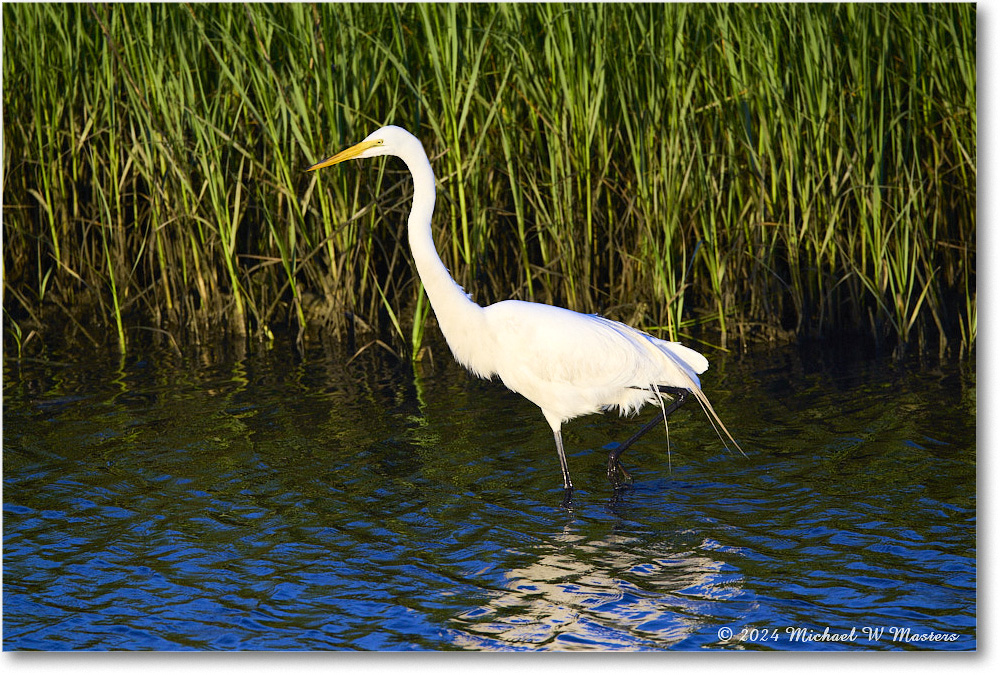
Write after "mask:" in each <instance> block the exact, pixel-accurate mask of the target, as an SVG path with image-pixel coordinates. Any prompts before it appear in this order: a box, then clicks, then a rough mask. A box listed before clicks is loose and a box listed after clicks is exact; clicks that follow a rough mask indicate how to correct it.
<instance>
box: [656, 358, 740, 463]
mask: <svg viewBox="0 0 1000 675" xmlns="http://www.w3.org/2000/svg"><path fill="white" fill-rule="evenodd" d="M663 352H664V353H665V354H666V355H667V357H668V358H670V359H671V360H672V361H673V362H674V363H675V364H676V365H677V366H678V370H679V371H680V374H681V377H682V378H684V379H685V380H687V387H686V388H687V389H690V390H691V393H692V394H694V397H695V398H696V399H697V400H698V403H699V404H700V405H701V409H702V410H704V411H705V416H706V417H708V421H709V422H711V424H712V428H713V429H715V433H716V434H717V435H718V437H719V440H720V441H722V444H723V445H725V446H726V448H727V449H728V448H729V445H728V444H727V443H726V439H725V438H723V437H722V432H724V433H725V434H726V438H728V439H729V440H730V441H732V443H733V445H735V446H736V449H737V450H739V451H740V454H741V455H743V456H744V457H746V456H747V453H745V452H743V448H741V447H740V444H739V443H737V442H736V439H735V438H733V435H732V434H731V433H729V429H727V428H726V425H725V424H723V423H722V419H720V418H719V415H718V413H716V412H715V408H713V407H712V403H711V402H710V401H709V400H708V397H707V396H705V392H703V391H702V390H701V386H700V385H699V383H698V381H697V380H696V379H695V378H694V377H692V376H691V375H690V373H688V370H687V368H685V367H684V365H685V364H683V363H682V362H680V363H679V361H680V359H678V358H677V357H676V356H675V355H674V354H671V353H670V352H669V351H667V350H663ZM661 405H662V404H661ZM720 428H721V429H722V432H720V431H719V429H720Z"/></svg>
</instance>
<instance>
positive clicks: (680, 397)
mask: <svg viewBox="0 0 1000 675" xmlns="http://www.w3.org/2000/svg"><path fill="white" fill-rule="evenodd" d="M658 389H659V391H661V392H663V393H670V394H674V395H676V396H677V398H676V399H674V400H673V401H671V402H670V405H667V406H664V408H663V410H662V411H661V412H659V413H657V414H656V417H654V418H653V419H651V420H649V422H647V423H646V425H645V426H643V427H642V429H639V431H637V432H635V433H634V434H632V437H631V438H629V439H628V440H627V441H625V442H624V443H622V444H620V445H619V446H618V447H617V448H615V449H614V450H612V451H611V452H610V454H608V480H609V481H611V485H613V486H614V488H615V489H616V490H617V489H618V488H620V487H622V486H623V485H625V484H626V483H631V482H632V476H631V475H630V474H629V472H628V471H626V470H625V467H623V466H622V465H621V462H619V461H618V458H619V457H621V455H622V453H623V452H625V451H626V450H628V448H629V446H631V445H632V444H633V443H635V442H636V441H637V440H639V439H640V438H642V437H643V436H645V435H646V434H647V433H649V430H650V429H652V428H653V427H655V426H656V425H657V424H659V423H660V421H661V420H666V419H667V417H669V416H670V415H671V414H673V412H674V411H675V410H677V409H678V408H680V407H681V406H682V405H684V402H685V401H687V398H688V395H689V394H690V393H691V392H690V391H688V390H687V389H677V388H674V387H658ZM619 474H621V475H622V476H623V477H624V478H619Z"/></svg>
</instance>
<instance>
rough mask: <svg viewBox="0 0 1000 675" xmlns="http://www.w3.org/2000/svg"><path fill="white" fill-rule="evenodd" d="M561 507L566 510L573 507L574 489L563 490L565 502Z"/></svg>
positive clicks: (563, 501)
mask: <svg viewBox="0 0 1000 675" xmlns="http://www.w3.org/2000/svg"><path fill="white" fill-rule="evenodd" d="M559 506H561V507H563V508H564V509H568V508H569V507H571V506H573V488H572V487H568V488H563V500H562V503H561V504H559Z"/></svg>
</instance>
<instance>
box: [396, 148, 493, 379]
mask: <svg viewBox="0 0 1000 675" xmlns="http://www.w3.org/2000/svg"><path fill="white" fill-rule="evenodd" d="M413 140H414V144H413V145H411V147H409V148H407V150H406V151H405V152H402V153H400V154H399V157H400V159H402V160H403V161H404V162H406V166H407V168H408V169H409V170H410V174H411V175H412V176H413V206H412V208H411V210H410V218H409V239H410V251H411V253H412V255H413V262H414V263H415V264H416V266H417V274H419V275H420V280H421V281H422V282H423V284H424V290H425V291H426V292H427V298H428V299H429V300H430V302H431V307H432V308H433V309H434V315H435V316H436V317H437V321H438V325H439V326H440V327H441V332H442V333H443V334H444V337H445V340H447V341H448V346H449V347H450V348H451V351H452V353H453V354H454V355H455V359H456V360H457V361H458V362H459V363H461V364H462V365H463V366H465V367H466V368H468V369H469V370H471V371H472V372H473V373H475V374H476V375H479V376H480V377H490V376H491V375H493V374H494V372H495V370H494V368H493V366H492V363H491V361H492V359H491V356H492V354H493V353H494V351H495V350H494V349H493V348H492V346H491V345H489V344H488V341H489V340H490V339H492V336H491V335H489V333H488V331H487V329H486V325H485V323H486V318H485V315H484V312H483V308H482V307H480V306H479V305H477V304H476V303H475V302H473V301H472V300H471V299H470V297H469V296H468V294H466V292H465V291H464V290H463V289H462V287H461V286H459V285H458V284H457V283H456V282H455V280H454V279H452V277H451V274H449V273H448V269H447V268H446V267H445V266H444V263H443V262H441V258H440V256H438V253H437V249H436V248H435V247H434V235H433V233H432V231H431V216H432V215H433V213H434V198H435V194H436V189H435V186H434V171H433V169H431V163H430V161H429V160H428V159H427V154H426V153H425V152H424V149H423V146H421V145H420V141H419V140H417V139H416V138H415V137H414V139H413Z"/></svg>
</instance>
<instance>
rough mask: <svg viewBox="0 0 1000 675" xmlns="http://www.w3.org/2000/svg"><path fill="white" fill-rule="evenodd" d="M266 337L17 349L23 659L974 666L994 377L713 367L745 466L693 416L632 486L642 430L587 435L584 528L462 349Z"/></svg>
mask: <svg viewBox="0 0 1000 675" xmlns="http://www.w3.org/2000/svg"><path fill="white" fill-rule="evenodd" d="M255 349H257V350H258V351H257V352H255V353H251V354H250V355H248V356H245V357H243V358H235V357H229V356H219V355H217V354H216V355H211V354H203V355H200V356H198V357H197V358H195V357H187V358H182V357H179V356H175V355H173V354H172V353H170V352H166V351H161V350H158V349H156V348H154V347H145V348H141V349H139V350H136V355H134V356H129V357H128V358H126V359H125V360H124V361H121V360H119V359H118V358H117V357H110V356H109V357H105V356H101V355H94V354H85V355H80V354H78V353H75V354H74V353H70V352H67V353H50V354H47V356H46V359H47V361H26V362H21V363H17V362H14V361H11V360H9V359H8V360H7V361H5V363H4V371H3V373H4V378H3V388H4V394H3V396H4V399H3V402H4V409H3V479H4V491H3V501H4V520H3V536H4V552H3V553H4V560H3V562H4V567H3V584H4V605H3V610H4V617H3V621H4V648H5V649H7V650H11V649H15V650H21V649H48V650H64V649H170V650H175V649H182V650H186V649H213V650H233V649H309V650H316V649H382V650H429V649H434V650H448V649H485V650H547V649H552V650H587V649H591V650H646V649H654V650H658V649H680V650H695V649H702V648H713V649H776V650H800V649H824V650H827V649H828V650H865V649H880V650H896V649H947V650H967V649H973V648H975V647H976V565H975V556H976V535H975V532H976V487H975V486H976V450H975V447H976V446H975V408H976V378H975V365H974V363H959V364H955V363H952V364H940V363H930V364H920V363H916V362H913V363H908V364H905V365H900V366H892V365H891V364H888V363H886V362H885V361H884V360H861V359H857V358H854V357H852V356H851V355H843V354H841V355H837V354H832V355H831V354H830V353H829V352H828V351H827V350H826V349H824V348H820V347H817V348H814V349H813V350H811V351H810V352H808V353H805V352H801V351H800V350H797V349H795V348H789V349H784V350H780V351H777V352H774V353H768V354H761V355H754V356H743V357H735V356H733V357H720V356H713V357H712V359H713V366H712V369H711V370H710V371H709V373H707V374H706V377H705V380H704V384H705V389H706V392H707V393H708V395H709V397H710V398H711V399H712V400H713V403H714V404H715V407H716V409H717V410H718V411H719V413H720V414H721V416H722V417H723V419H724V420H725V421H726V423H727V425H728V426H729V428H730V429H731V430H732V431H733V433H734V434H735V435H736V436H737V438H739V439H740V441H741V443H742V444H743V445H744V447H745V449H746V450H747V454H748V455H749V459H744V458H742V457H740V456H739V454H734V453H730V452H727V451H726V450H725V449H724V448H723V446H722V444H721V443H720V442H719V440H718V438H717V437H716V436H715V435H714V433H713V432H712V430H711V427H710V426H709V424H708V422H707V421H706V419H705V418H704V416H703V415H702V414H701V413H700V412H699V411H698V410H697V409H696V408H695V407H694V406H687V407H686V408H685V409H682V410H681V411H679V412H678V413H676V415H675V416H674V417H673V418H672V422H671V426H670V440H671V442H672V450H671V454H670V467H671V468H670V469H669V470H668V461H667V453H666V447H665V440H664V435H663V432H662V430H660V431H659V432H653V433H651V434H650V435H649V436H647V437H646V438H644V439H643V440H642V441H641V442H640V443H638V444H637V445H636V446H634V447H633V448H631V449H630V450H629V451H628V452H627V453H626V454H625V455H624V462H625V465H626V466H627V467H628V468H629V469H630V470H631V472H632V474H633V476H634V478H635V485H634V488H633V489H632V490H631V491H629V492H627V493H626V494H625V495H624V496H623V497H621V498H620V499H613V498H612V494H611V490H610V487H609V485H608V483H607V479H606V477H605V476H604V470H605V461H606V452H607V449H608V448H611V447H613V444H614V443H615V442H617V441H620V440H623V439H624V438H626V437H627V436H628V435H630V434H631V432H632V431H633V430H634V429H635V428H636V426H637V424H638V423H639V420H623V419H620V418H618V417H617V416H614V415H605V416H591V417H588V418H583V419H580V420H576V421H574V422H571V423H569V424H568V425H567V426H566V427H564V435H565V440H566V447H567V453H568V456H569V462H570V470H571V471H572V474H573V479H574V483H575V484H576V485H577V487H578V489H577V491H576V494H575V499H574V505H573V507H572V508H571V509H564V508H561V507H560V506H559V503H560V501H561V499H562V490H561V487H560V486H561V480H560V472H559V462H558V459H557V457H556V454H555V450H554V445H553V441H552V438H551V434H550V432H549V430H548V427H547V425H546V424H545V422H544V420H543V419H542V417H541V415H540V413H539V412H538V410H537V409H536V408H534V406H532V405H531V404H529V403H527V402H526V401H524V400H523V399H521V398H520V397H518V396H516V395H513V394H510V393H509V392H506V391H505V390H504V389H503V387H502V386H501V385H499V384H496V383H487V382H482V381H477V380H473V379H471V378H470V377H467V376H466V375H464V374H463V373H462V372H461V371H460V370H459V369H458V368H457V367H456V366H455V365H454V364H453V363H451V362H450V359H449V358H447V355H446V353H445V352H443V351H442V350H441V349H440V346H438V348H437V349H436V350H435V367H434V368H433V369H426V370H425V372H421V373H419V374H418V375H416V376H414V375H412V374H407V373H406V372H405V371H404V370H402V369H400V368H397V367H394V366H393V364H392V359H391V358H389V357H383V356H381V355H379V354H377V353H376V352H375V350H369V352H366V354H365V355H363V356H362V357H360V358H358V359H356V360H354V361H353V362H351V363H350V364H348V365H345V361H346V358H345V357H344V355H343V354H338V353H333V352H331V353H327V352H325V351H323V349H320V348H316V349H313V350H311V351H309V352H308V353H307V354H306V355H305V357H304V358H303V357H300V356H298V355H296V354H295V351H294V349H291V348H288V347H286V346H279V347H275V348H274V349H272V350H266V349H258V348H255ZM139 352H141V354H140V353H139ZM651 414H652V411H650V410H648V409H647V411H644V414H643V417H642V421H644V420H645V418H646V417H647V416H649V415H651ZM796 631H798V632H796ZM852 631H853V633H852ZM879 631H881V632H879ZM907 631H908V632H907ZM817 636H818V637H823V638H825V639H823V640H820V641H817V640H809V639H807V638H811V637H812V638H815V637H817ZM833 637H841V638H843V639H842V640H839V641H833V640H832V638H833Z"/></svg>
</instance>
